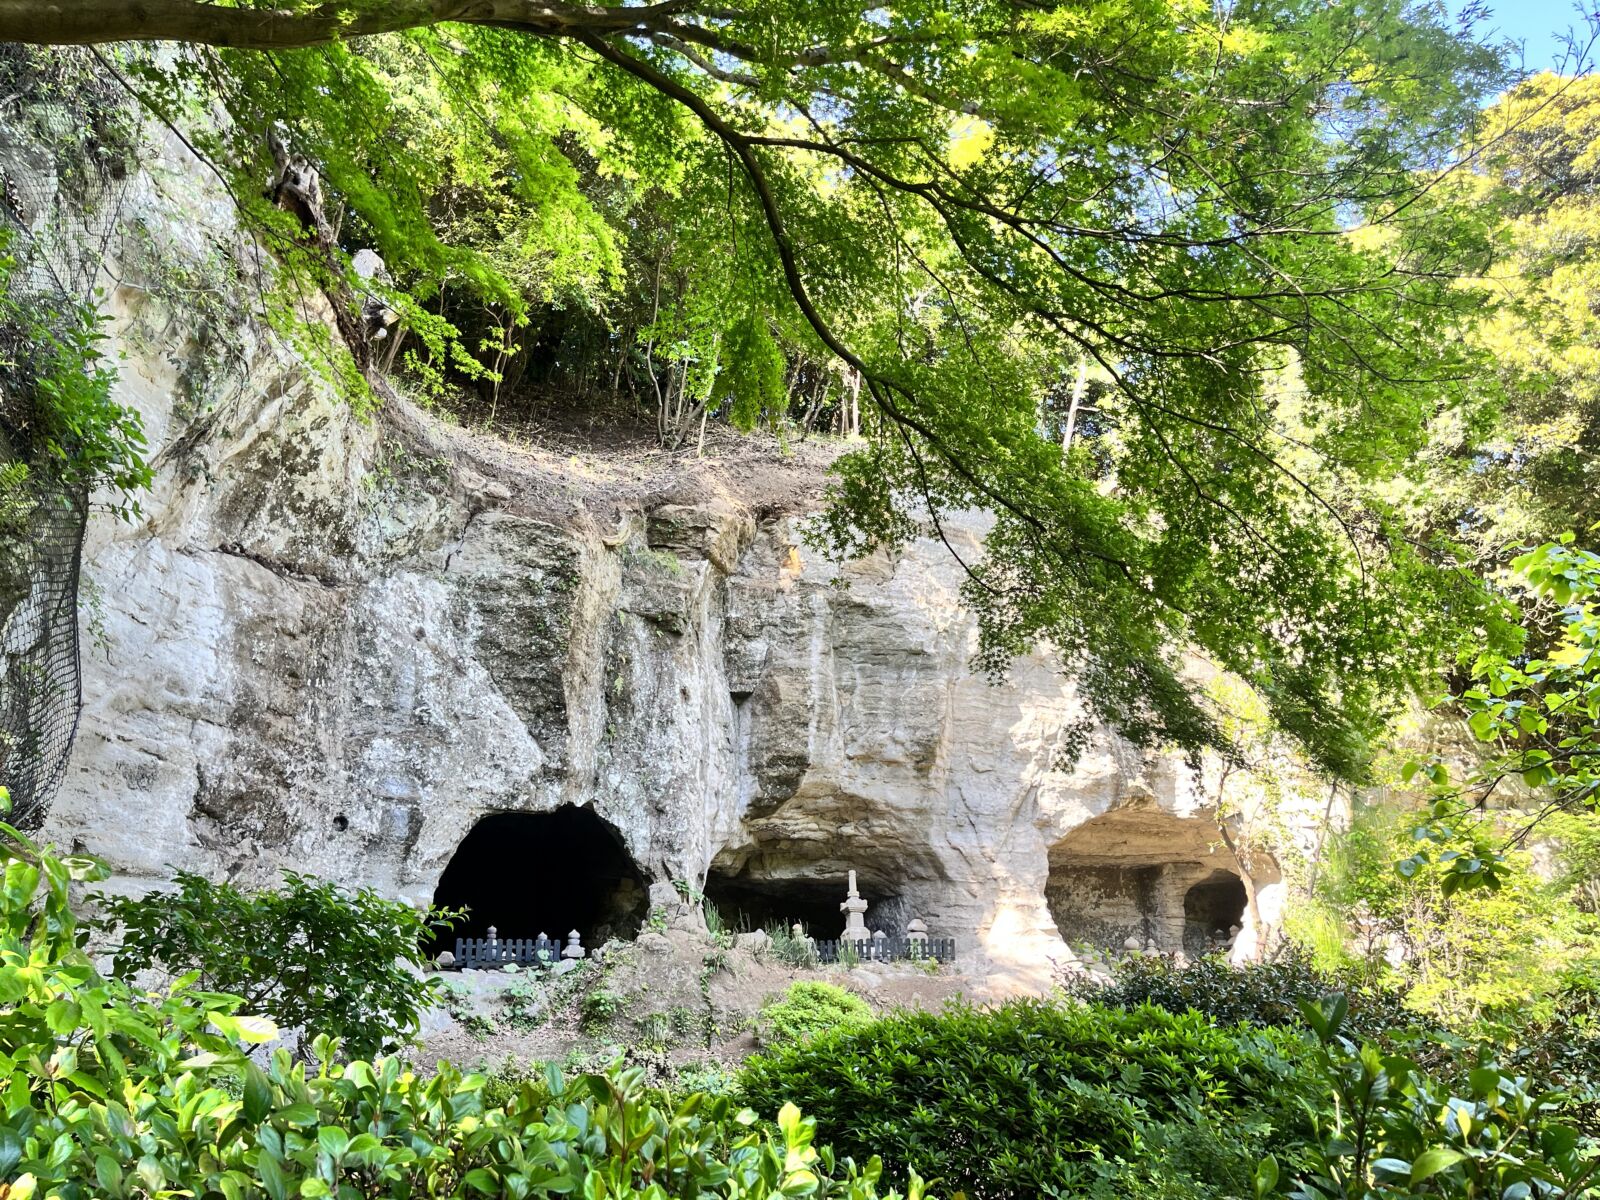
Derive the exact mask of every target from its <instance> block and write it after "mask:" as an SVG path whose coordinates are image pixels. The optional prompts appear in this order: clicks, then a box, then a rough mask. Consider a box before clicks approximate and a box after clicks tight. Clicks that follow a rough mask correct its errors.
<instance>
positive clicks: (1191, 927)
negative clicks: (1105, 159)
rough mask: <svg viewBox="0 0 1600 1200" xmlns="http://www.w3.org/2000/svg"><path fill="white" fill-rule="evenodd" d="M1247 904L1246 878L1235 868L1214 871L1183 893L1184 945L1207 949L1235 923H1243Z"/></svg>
mask: <svg viewBox="0 0 1600 1200" xmlns="http://www.w3.org/2000/svg"><path fill="white" fill-rule="evenodd" d="M1248 905H1249V897H1248V896H1246V894H1245V890H1244V880H1242V879H1240V878H1239V876H1238V875H1236V874H1234V872H1232V871H1222V870H1218V871H1212V872H1211V874H1209V875H1207V876H1206V877H1205V878H1204V879H1202V880H1201V881H1200V882H1199V883H1197V884H1194V885H1193V886H1192V887H1190V888H1189V890H1188V891H1187V892H1185V893H1184V894H1183V948H1184V949H1185V950H1188V951H1191V952H1194V951H1198V950H1204V949H1205V948H1206V945H1207V943H1208V942H1212V941H1216V940H1219V938H1221V937H1226V935H1227V933H1228V931H1229V930H1230V929H1232V928H1233V927H1234V926H1235V925H1239V926H1243V924H1244V916H1245V909H1246V908H1247V907H1248Z"/></svg>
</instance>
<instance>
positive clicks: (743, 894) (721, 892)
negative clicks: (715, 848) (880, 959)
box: [705, 865, 907, 938]
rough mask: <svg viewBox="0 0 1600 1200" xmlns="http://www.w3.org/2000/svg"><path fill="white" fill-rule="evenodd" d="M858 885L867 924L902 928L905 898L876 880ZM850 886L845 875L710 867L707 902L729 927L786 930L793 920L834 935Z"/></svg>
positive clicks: (893, 931)
mask: <svg viewBox="0 0 1600 1200" xmlns="http://www.w3.org/2000/svg"><path fill="white" fill-rule="evenodd" d="M856 887H857V890H858V891H859V892H860V893H861V895H862V898H863V899H865V900H866V901H867V926H868V928H871V929H881V930H883V931H884V932H885V933H890V934H899V933H903V932H904V931H905V922H906V919H907V918H906V914H905V911H904V909H905V903H904V901H903V900H902V899H901V897H900V896H899V895H898V894H896V893H894V892H892V891H890V890H889V889H888V888H886V887H884V886H883V885H882V884H881V883H876V882H874V881H870V880H868V879H867V878H865V877H860V878H858V879H857V881H856ZM848 890H849V882H848V878H847V874H846V873H845V872H843V871H841V872H840V873H839V875H838V877H837V878H834V877H833V876H831V875H828V876H822V877H818V878H811V877H805V878H798V877H784V876H773V877H765V876H760V875H754V874H751V873H749V872H741V873H737V874H735V873H731V872H727V871H724V870H719V869H718V868H717V867H716V866H715V865H713V866H712V868H711V871H710V873H709V874H708V875H707V876H706V883H705V896H706V902H707V903H708V904H712V905H714V906H715V907H716V909H717V912H718V913H719V914H721V916H722V919H723V921H724V922H725V923H726V924H727V925H728V927H729V928H730V929H735V930H740V931H743V930H754V929H770V928H772V927H773V926H778V927H780V928H783V929H788V928H789V927H790V926H791V925H793V924H794V923H795V922H797V921H798V922H799V923H800V924H801V925H804V926H805V930H806V933H807V934H809V935H810V936H812V937H816V938H836V937H838V936H839V935H840V934H841V933H843V932H844V913H842V912H841V911H840V910H839V905H840V904H841V903H842V902H843V901H844V898H845V894H846V892H847V891H848Z"/></svg>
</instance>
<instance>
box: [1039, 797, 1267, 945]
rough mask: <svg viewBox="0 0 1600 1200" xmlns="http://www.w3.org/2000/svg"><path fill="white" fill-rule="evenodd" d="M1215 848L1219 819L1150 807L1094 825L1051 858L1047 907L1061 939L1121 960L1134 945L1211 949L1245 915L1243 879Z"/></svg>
mask: <svg viewBox="0 0 1600 1200" xmlns="http://www.w3.org/2000/svg"><path fill="white" fill-rule="evenodd" d="M1216 843H1217V826H1216V822H1215V821H1214V820H1207V819H1205V818H1199V817H1180V816H1177V815H1176V814H1174V813H1171V812H1168V811H1165V810H1163V809H1160V808H1157V807H1153V806H1148V805H1142V806H1130V807H1127V808H1121V809H1113V810H1112V811H1111V812H1109V813H1105V814H1103V815H1102V816H1099V817H1095V818H1093V819H1092V820H1089V821H1085V822H1084V823H1083V824H1082V825H1079V826H1078V827H1077V828H1076V829H1073V830H1071V831H1070V832H1069V833H1068V834H1067V835H1066V836H1065V837H1063V838H1062V839H1061V840H1060V841H1059V842H1057V843H1056V844H1055V845H1054V846H1052V847H1051V848H1050V851H1049V873H1048V876H1047V878H1046V882H1045V901H1046V903H1047V904H1048V906H1049V908H1050V915H1051V916H1052V917H1053V918H1054V920H1055V924H1056V928H1057V929H1059V930H1060V932H1061V936H1062V939H1063V940H1065V941H1066V942H1067V943H1068V944H1069V945H1083V944H1085V943H1087V944H1089V945H1092V946H1096V947H1099V948H1101V949H1104V950H1110V951H1113V952H1117V951H1121V950H1122V948H1123V946H1124V944H1125V943H1126V942H1127V941H1128V940H1129V939H1130V938H1133V939H1137V941H1138V943H1139V944H1140V945H1141V946H1144V947H1149V946H1151V945H1152V944H1153V945H1154V947H1155V948H1156V949H1158V950H1160V951H1162V952H1163V953H1171V952H1174V951H1177V950H1184V951H1186V952H1189V953H1202V952H1204V951H1206V950H1208V949H1210V948H1212V947H1213V946H1214V944H1215V941H1216V939H1215V931H1216V930H1218V929H1221V930H1222V931H1223V932H1224V936H1226V931H1227V930H1229V929H1231V928H1232V927H1233V926H1234V925H1243V924H1244V914H1245V888H1244V881H1243V880H1242V879H1241V878H1240V877H1239V875H1238V873H1237V872H1236V871H1235V870H1234V869H1232V856H1231V855H1227V854H1224V853H1222V852H1220V851H1219V850H1218V848H1217V844H1216ZM1224 863H1226V864H1227V865H1223V864H1224Z"/></svg>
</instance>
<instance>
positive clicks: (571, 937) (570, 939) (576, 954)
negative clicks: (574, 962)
mask: <svg viewBox="0 0 1600 1200" xmlns="http://www.w3.org/2000/svg"><path fill="white" fill-rule="evenodd" d="M578 937H579V935H578V931H577V930H576V929H574V930H573V931H572V932H571V933H569V934H567V948H566V949H565V950H563V951H562V952H561V957H562V958H582V957H583V947H582V946H581V945H579V944H578Z"/></svg>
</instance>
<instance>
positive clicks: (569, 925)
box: [430, 804, 649, 953]
mask: <svg viewBox="0 0 1600 1200" xmlns="http://www.w3.org/2000/svg"><path fill="white" fill-rule="evenodd" d="M433 902H434V903H435V904H436V905H439V906H441V907H445V908H465V909H466V910H467V916H466V918H465V919H464V920H463V921H461V922H459V923H458V924H457V925H456V927H455V928H454V929H452V930H451V931H450V932H448V933H446V934H444V935H443V936H441V937H438V938H435V939H434V941H433V944H432V945H431V946H430V951H431V952H432V953H438V952H439V951H442V950H449V949H453V948H454V946H455V940H456V938H458V937H473V938H479V937H484V936H486V935H487V932H488V929H489V926H491V925H493V926H495V928H496V929H497V930H498V932H499V935H500V936H501V937H503V938H524V937H527V938H531V937H537V936H538V935H539V934H541V933H545V934H548V935H549V936H550V937H551V938H561V939H563V940H565V938H566V936H567V932H568V931H569V930H572V929H576V930H577V931H578V932H579V933H580V934H581V935H582V937H583V944H584V945H585V946H586V947H590V948H593V947H596V946H600V945H602V944H603V943H604V942H605V941H606V939H607V938H610V937H633V936H634V935H635V934H637V933H638V932H639V924H640V921H641V920H642V919H643V917H644V914H645V910H646V909H647V908H648V907H649V891H648V888H647V887H646V885H645V881H644V876H643V874H641V873H640V871H639V868H638V866H637V865H636V864H635V863H634V861H633V858H632V856H631V855H629V853H628V851H627V848H626V847H625V846H624V845H623V843H622V838H621V837H620V836H619V835H618V833H617V831H616V830H615V829H613V828H612V827H611V826H610V825H609V824H607V823H606V822H605V821H604V820H603V819H602V818H600V817H599V816H597V815H596V814H595V812H594V811H593V810H592V809H588V808H577V807H575V806H574V805H570V804H568V805H563V806H562V807H561V808H558V809H556V810H555V811H554V812H544V813H491V814H490V815H488V816H486V817H483V818H481V819H480V820H479V821H478V823H477V824H476V825H474V826H473V827H472V828H471V830H469V831H468V833H467V836H466V837H464V838H462V839H461V844H460V845H459V846H457V847H456V852H455V854H454V855H453V856H451V859H450V863H449V865H448V866H446V867H445V869H444V874H443V875H441V876H440V877H439V885H438V887H436V888H435V889H434V893H433Z"/></svg>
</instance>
